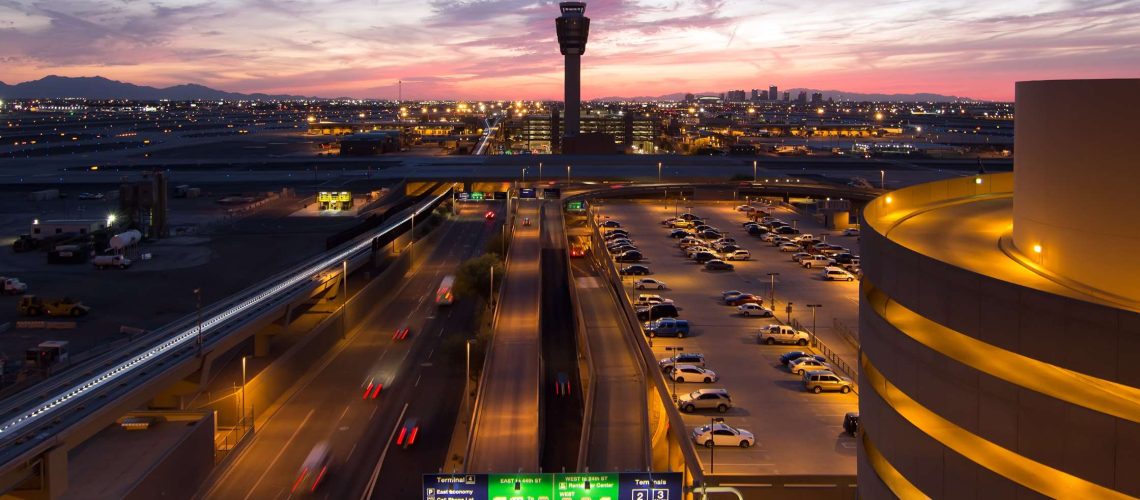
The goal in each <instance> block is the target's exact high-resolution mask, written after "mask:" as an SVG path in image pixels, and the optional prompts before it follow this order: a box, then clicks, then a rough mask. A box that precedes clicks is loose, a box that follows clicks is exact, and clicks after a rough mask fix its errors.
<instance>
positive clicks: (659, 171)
mask: <svg viewBox="0 0 1140 500" xmlns="http://www.w3.org/2000/svg"><path fill="white" fill-rule="evenodd" d="M657 182H658V183H661V162H657Z"/></svg>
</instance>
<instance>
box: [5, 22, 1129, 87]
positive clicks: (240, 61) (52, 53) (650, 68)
mask: <svg viewBox="0 0 1140 500" xmlns="http://www.w3.org/2000/svg"><path fill="white" fill-rule="evenodd" d="M393 11H396V12H399V13H400V15H401V17H399V18H393V16H391V15H390V13H391V12H393ZM557 14H558V10H557V3H556V2H529V1H503V2H448V1H442V0H441V1H435V2H428V3H424V4H407V3H406V2H392V1H385V0H360V1H351V2H340V3H336V4H319V3H317V4H313V5H301V4H299V3H282V2H264V1H260V0H250V1H237V2H233V3H230V4H228V5H211V4H204V3H203V4H196V3H188V2H152V3H148V4H145V5H139V4H133V3H132V4H123V3H119V2H102V1H97V2H77V1H75V2H73V1H64V2H55V1H53V2H51V4H50V5H48V4H46V3H44V2H25V1H17V2H12V3H7V4H4V5H0V18H3V19H5V21H3V22H0V44H3V45H4V46H5V47H6V48H7V49H8V50H7V51H6V52H7V55H6V56H5V57H3V58H0V73H2V74H4V75H5V77H4V81H5V82H6V83H9V84H13V83H18V82H21V81H27V80H35V79H38V78H41V77H43V76H45V75H49V74H57V75H63V76H94V75H101V76H105V77H107V78H111V79H115V80H121V81H129V82H132V83H136V84H139V85H151V86H158V87H163V86H168V85H176V84H181V83H198V84H203V85H207V86H210V87H213V88H219V89H224V90H226V91H231V92H244V93H251V92H264V93H270V94H297V95H312V96H318V97H340V96H346V97H357V98H380V99H384V98H395V97H397V95H398V88H397V82H398V81H401V80H402V81H403V82H404V83H403V97H404V98H405V99H428V98H449V97H450V98H469V99H502V98H515V99H519V98H522V99H542V100H557V99H559V98H560V95H559V94H560V89H561V84H562V74H561V73H562V71H561V61H560V56H559V54H558V46H557V42H556V41H555V39H554V33H553V20H554V18H555V17H556V16H557ZM589 15H590V17H591V18H592V19H594V26H593V27H592V29H591V42H590V46H589V48H588V49H587V51H586V55H585V59H584V64H583V71H582V81H583V85H582V93H583V98H584V99H593V98H599V97H607V96H644V95H663V94H670V93H677V92H708V91H725V90H729V89H741V88H742V89H745V90H748V89H751V88H765V87H766V86H767V85H768V84H773V83H774V84H777V85H779V87H780V88H781V89H783V88H793V87H806V88H818V89H838V90H842V91H845V92H868V93H917V92H931V93H939V94H946V95H957V96H962V97H969V98H977V99H986V100H1003V101H1008V100H1012V98H1013V83H1014V81H1017V80H1036V79H1055V78H1106V77H1126V76H1135V75H1134V73H1135V70H1134V68H1137V67H1140V47H1138V45H1137V43H1136V42H1135V40H1137V39H1140V4H1137V3H1134V2H1119V1H1116V2H1114V1H1092V2H1060V1H1056V2H1045V3H1042V2H1036V3H1034V2H1006V3H994V4H985V5H978V4H977V3H976V2H968V1H959V2H938V3H934V2H896V3H889V4H885V5H879V6H877V7H876V8H875V9H874V10H872V11H868V10H867V9H866V8H865V6H863V5H860V4H856V3H855V2H846V1H844V2H827V3H826V4H818V3H817V4H811V3H804V4H786V5H784V4H752V3H748V2H739V1H729V0H725V1H712V0H705V1H696V2H656V1H642V2H636V1H613V2H604V1H594V2H589ZM1130 69H1132V71H1131V73H1132V74H1130V73H1129V70H1130ZM793 97H794V96H793Z"/></svg>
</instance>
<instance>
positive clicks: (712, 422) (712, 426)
mask: <svg viewBox="0 0 1140 500" xmlns="http://www.w3.org/2000/svg"><path fill="white" fill-rule="evenodd" d="M717 420H721V421H724V419H723V418H721V419H718V418H717V417H712V418H710V419H709V439H711V440H712V446H709V474H710V475H711V474H715V473H716V460H715V458H714V457H715V455H716V421H717Z"/></svg>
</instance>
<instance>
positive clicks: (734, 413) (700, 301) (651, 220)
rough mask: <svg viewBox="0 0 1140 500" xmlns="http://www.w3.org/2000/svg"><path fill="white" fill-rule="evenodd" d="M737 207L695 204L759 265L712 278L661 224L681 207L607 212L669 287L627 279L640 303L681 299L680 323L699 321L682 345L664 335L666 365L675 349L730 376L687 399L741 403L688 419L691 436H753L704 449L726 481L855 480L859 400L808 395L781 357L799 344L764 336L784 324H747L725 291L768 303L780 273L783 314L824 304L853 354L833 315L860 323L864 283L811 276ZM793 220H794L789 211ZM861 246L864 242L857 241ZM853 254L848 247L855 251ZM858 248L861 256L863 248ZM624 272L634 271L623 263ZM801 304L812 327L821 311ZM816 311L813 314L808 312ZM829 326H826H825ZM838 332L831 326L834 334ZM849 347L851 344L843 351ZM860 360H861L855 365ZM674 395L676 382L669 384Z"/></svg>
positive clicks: (661, 347)
mask: <svg viewBox="0 0 1140 500" xmlns="http://www.w3.org/2000/svg"><path fill="white" fill-rule="evenodd" d="M734 207H735V204H730V203H721V204H694V205H692V209H691V211H692V212H694V213H696V214H698V215H701V216H703V217H705V218H706V220H707V221H708V223H709V224H710V225H712V226H715V227H718V228H721V229H722V230H724V231H727V232H728V233H729V236H731V237H733V238H735V239H737V241H738V242H739V243H738V244H739V246H741V247H742V248H744V249H746V250H748V251H749V252H750V253H751V256H752V258H751V260H746V261H733V262H732V264H734V265H735V270H733V271H707V270H705V269H704V266H702V265H699V264H697V263H695V262H693V261H691V260H689V259H688V258H687V257H686V256H685V255H684V254H683V253H682V252H681V250H680V249H679V248H678V247H677V245H676V243H677V241H678V240H677V239H672V238H669V237H668V234H669V232H670V230H669V229H668V228H666V226H663V225H662V224H661V220H663V219H665V218H667V217H671V216H673V215H674V214H675V212H677V211H679V212H683V211H685V210H686V209H685V207H681V208H680V209H676V208H675V207H673V206H672V205H670V206H669V208H668V210H667V211H666V209H665V208H664V207H663V206H662V205H661V204H648V203H624V202H616V203H607V204H606V205H605V206H604V207H603V209H602V213H603V214H604V215H606V216H609V217H610V218H611V219H612V220H615V221H620V223H621V225H622V228H623V229H626V230H628V231H629V232H630V236H631V239H632V240H633V242H634V244H635V245H636V246H637V247H638V249H639V251H640V252H641V253H642V254H643V255H644V256H645V259H644V260H643V261H642V262H641V264H643V265H645V266H647V267H648V268H649V269H650V270H651V272H652V274H651V275H649V276H648V277H650V278H655V279H658V280H661V281H663V282H665V283H666V284H667V285H668V288H667V289H666V290H663V291H656V290H645V291H637V290H633V288H632V284H633V282H634V280H636V279H638V278H641V276H631V277H627V278H626V280H625V281H626V284H627V287H626V290H627V291H628V292H629V293H630V294H631V296H632V297H634V298H635V297H636V296H637V294H638V293H658V294H660V295H662V296H664V297H666V298H669V299H673V300H674V301H675V303H676V305H677V307H678V309H679V313H680V318H682V319H686V320H688V321H689V322H690V324H691V328H692V331H691V333H690V335H689V336H686V337H685V338H682V339H677V338H673V337H657V338H655V339H653V351H654V353H655V354H656V355H657V357H658V358H665V357H668V356H670V355H671V353H670V352H669V351H667V349H666V348H669V347H681V348H683V349H684V352H685V353H693V352H699V353H702V354H704V355H705V357H706V366H707V367H708V368H711V369H712V370H714V371H715V372H716V373H717V375H718V376H719V377H720V380H719V381H718V382H715V383H712V384H703V383H677V384H676V387H677V389H676V392H677V393H678V394H686V393H688V392H691V391H693V390H696V389H699V388H706V387H708V388H725V389H727V390H728V391H729V393H730V394H731V396H732V401H733V405H734V407H733V408H732V409H730V410H728V412H726V413H724V414H720V413H718V412H717V411H716V410H705V411H697V412H695V413H691V414H686V413H682V415H683V418H684V421H685V424H686V428H687V429H686V430H687V431H689V432H691V431H692V429H694V428H696V427H699V426H701V425H707V424H709V423H710V421H711V419H712V418H716V417H724V419H725V422H726V423H727V424H729V425H731V426H734V427H738V428H742V429H745V430H748V431H751V432H752V433H753V434H754V435H755V437H756V442H755V445H754V446H752V447H750V448H748V449H741V448H737V447H727V446H721V447H717V449H716V450H715V452H714V453H715V459H714V460H710V452H709V450H708V449H706V448H704V447H698V450H697V452H698V455H699V456H700V457H701V460H702V462H704V467H705V470H706V472H708V471H709V470H710V462H715V464H714V465H713V472H714V473H717V474H737V473H740V474H854V473H855V459H854V457H855V441H854V439H853V438H851V437H849V436H848V435H847V434H844V433H843V431H842V422H843V416H844V414H845V413H847V412H849V411H856V410H857V406H858V405H857V402H858V399H857V396H856V395H855V394H854V393H851V394H840V393H823V394H812V393H809V392H806V391H805V390H804V387H803V384H802V383H801V379H800V377H799V376H797V375H794V374H792V373H790V372H788V371H787V370H786V369H785V368H784V367H783V366H782V365H781V364H780V362H779V356H780V355H781V354H783V353H786V352H789V351H793V350H803V349H804V348H801V347H797V346H779V345H776V346H768V345H759V344H758V343H757V340H756V334H757V332H758V330H759V329H760V328H761V327H763V326H765V325H768V324H772V323H775V322H776V320H775V319H774V318H757V317H742V316H740V315H739V314H737V310H736V308H735V307H731V306H727V305H724V303H723V301H722V300H721V291H723V290H740V291H744V292H754V293H755V294H757V295H760V296H762V297H764V303H765V305H768V304H767V303H768V294H769V285H770V278H769V276H768V275H767V273H769V272H779V273H780V275H779V277H778V281H777V282H776V296H777V304H778V307H777V311H776V312H777V316H778V318H779V320H785V319H786V318H787V315H786V314H785V313H784V309H783V306H784V304H785V303H786V301H787V300H791V301H792V302H793V303H794V304H795V305H796V306H798V305H800V304H807V303H819V304H824V307H823V308H822V309H820V310H819V311H818V314H819V317H818V318H817V320H818V321H817V322H818V324H819V327H820V328H819V334H820V336H821V338H822V339H823V340H824V341H825V342H827V343H828V344H829V345H833V344H834V345H836V347H835V348H834V349H836V350H839V349H840V348H843V349H844V350H853V348H852V347H851V346H850V344H848V343H847V342H845V341H842V340H840V339H839V338H838V337H837V336H836V335H835V334H834V332H830V330H831V328H830V326H831V323H832V320H831V318H832V316H835V317H838V318H840V319H841V321H845V322H847V323H848V324H850V325H855V324H856V320H857V317H858V302H857V300H858V298H857V294H858V281H854V282H829V281H823V280H822V279H821V278H820V272H821V271H820V270H819V269H812V270H807V269H803V268H802V267H800V266H799V265H798V264H796V263H795V262H792V261H791V259H790V256H791V254H790V253H783V252H779V251H778V250H777V249H776V248H775V247H772V246H770V245H769V244H768V243H765V242H762V241H761V240H760V239H759V238H756V237H752V236H749V235H747V233H746V232H745V231H743V230H741V221H743V220H745V217H744V216H743V215H742V214H741V213H739V212H736V211H735V210H734ZM781 216H782V217H783V218H785V219H787V218H789V217H792V216H790V215H789V214H788V213H787V212H784V213H783V214H781ZM794 217H797V218H799V219H800V220H799V221H798V225H800V228H801V229H803V230H804V231H805V232H815V233H817V234H818V232H819V231H818V229H816V227H818V226H815V225H814V221H808V220H806V219H808V218H807V217H802V216H794ZM849 241H850V243H851V244H852V245H853V244H854V243H855V241H854V238H850V239H849ZM845 246H848V245H845ZM853 250H854V249H853ZM623 265H624V264H623ZM796 306H793V317H796V318H798V319H799V320H800V321H801V322H803V323H804V324H805V325H809V326H810V324H811V311H810V310H809V309H808V308H806V307H804V308H802V311H800V310H799V309H800V308H798V307H796ZM805 313H806V314H805ZM825 318H826V319H825ZM825 323H826V326H827V327H828V328H826V329H825V328H823V327H824V326H825ZM841 343H842V344H841ZM854 360H855V358H854V356H853V355H852V356H851V357H850V358H847V362H848V364H853V361H854ZM667 385H668V386H669V387H670V388H672V386H673V383H672V382H671V381H668V380H667Z"/></svg>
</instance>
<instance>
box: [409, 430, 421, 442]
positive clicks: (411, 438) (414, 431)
mask: <svg viewBox="0 0 1140 500" xmlns="http://www.w3.org/2000/svg"><path fill="white" fill-rule="evenodd" d="M419 432H420V428H419V427H416V428H414V429H412V435H411V436H408V444H409V445H410V444H412V443H415V442H416V434H419Z"/></svg>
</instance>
